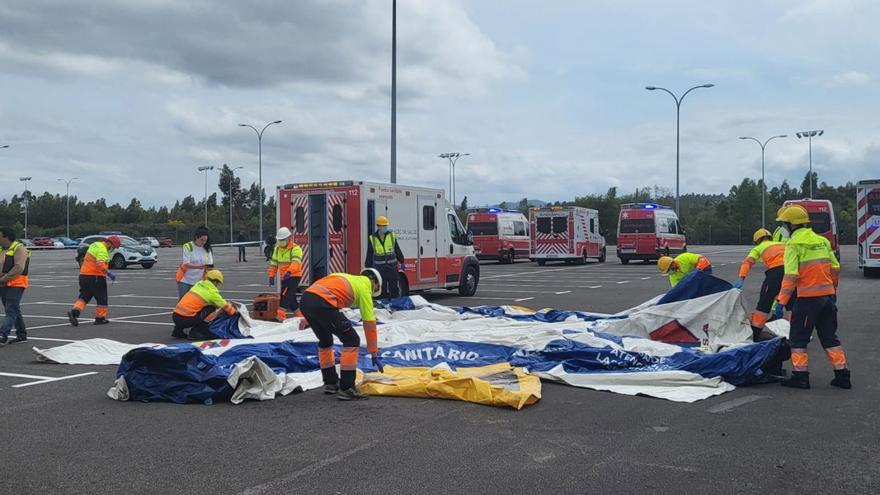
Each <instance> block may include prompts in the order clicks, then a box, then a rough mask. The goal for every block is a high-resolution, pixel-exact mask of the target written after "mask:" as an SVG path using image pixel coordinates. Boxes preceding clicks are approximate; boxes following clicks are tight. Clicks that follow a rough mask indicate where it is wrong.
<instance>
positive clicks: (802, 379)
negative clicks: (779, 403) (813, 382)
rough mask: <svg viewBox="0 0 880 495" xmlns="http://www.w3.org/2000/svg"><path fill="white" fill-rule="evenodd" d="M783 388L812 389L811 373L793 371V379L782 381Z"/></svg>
mask: <svg viewBox="0 0 880 495" xmlns="http://www.w3.org/2000/svg"><path fill="white" fill-rule="evenodd" d="M782 386H783V387H791V388H802V389H808V388H810V372H809V371H792V372H791V378H786V379H785V380H782Z"/></svg>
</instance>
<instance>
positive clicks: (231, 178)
mask: <svg viewBox="0 0 880 495" xmlns="http://www.w3.org/2000/svg"><path fill="white" fill-rule="evenodd" d="M224 165H226V164H225V163H224ZM240 168H244V167H235V168H230V169H229V243H230V244H232V242H233V240H232V206H233V199H232V184H233V183H234V182H235V171H236V170H238V169H240Z"/></svg>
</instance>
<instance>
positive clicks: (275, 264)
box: [268, 227, 303, 321]
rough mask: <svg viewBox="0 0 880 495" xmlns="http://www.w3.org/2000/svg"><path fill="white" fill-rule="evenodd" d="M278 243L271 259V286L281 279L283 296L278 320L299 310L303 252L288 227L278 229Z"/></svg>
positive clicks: (276, 235)
mask: <svg viewBox="0 0 880 495" xmlns="http://www.w3.org/2000/svg"><path fill="white" fill-rule="evenodd" d="M275 238H276V239H277V243H276V244H275V248H274V249H273V250H272V257H271V258H270V259H269V272H268V274H269V285H270V286H275V276H276V275H277V276H278V277H280V278H281V295H280V300H279V301H278V305H279V308H278V315H277V317H278V319H279V320H282V321H283V320H284V319H285V318H287V312H286V311H285V310H287V311H291V312H294V311H296V310H297V309H298V308H299V302H297V300H296V291H297V289H299V281H300V279H302V274H303V270H302V258H303V250H302V248H301V247H299V246H298V245H297V244H296V243H295V242H293V236H292V235H291V233H290V229H288V228H287V227H281V228H280V229H278V233H277V234H275Z"/></svg>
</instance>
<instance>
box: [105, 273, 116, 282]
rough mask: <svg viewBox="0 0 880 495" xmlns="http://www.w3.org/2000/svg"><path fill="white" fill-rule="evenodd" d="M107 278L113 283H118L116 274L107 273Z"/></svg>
mask: <svg viewBox="0 0 880 495" xmlns="http://www.w3.org/2000/svg"><path fill="white" fill-rule="evenodd" d="M107 278H109V279H110V281H111V282H116V274H115V273H113V272H107Z"/></svg>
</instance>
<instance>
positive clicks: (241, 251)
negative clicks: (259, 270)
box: [238, 246, 247, 261]
mask: <svg viewBox="0 0 880 495" xmlns="http://www.w3.org/2000/svg"><path fill="white" fill-rule="evenodd" d="M238 261H247V253H245V252H244V246H238Z"/></svg>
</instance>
